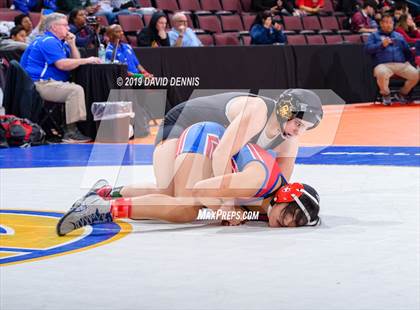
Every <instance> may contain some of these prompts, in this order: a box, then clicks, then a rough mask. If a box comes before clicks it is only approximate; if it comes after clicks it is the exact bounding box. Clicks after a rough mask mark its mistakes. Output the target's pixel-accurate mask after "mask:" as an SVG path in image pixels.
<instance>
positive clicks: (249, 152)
mask: <svg viewBox="0 0 420 310" xmlns="http://www.w3.org/2000/svg"><path fill="white" fill-rule="evenodd" d="M224 131H225V128H224V127H223V126H222V125H219V124H217V123H213V122H201V123H196V124H194V125H192V126H190V127H188V128H187V129H185V130H184V132H183V133H182V135H181V137H180V138H179V140H178V147H177V151H176V155H177V156H178V155H179V154H182V153H196V154H203V155H205V156H207V157H209V158H212V154H213V152H214V150H215V148H216V147H217V145H218V144H219V140H220V139H221V137H222V136H223V133H224ZM253 161H257V162H260V163H262V165H263V166H264V168H265V170H266V178H265V181H264V183H263V185H262V186H261V188H260V189H259V190H258V192H257V193H256V194H255V195H254V197H258V198H260V197H261V198H266V197H268V196H270V194H271V193H272V192H273V190H274V188H275V185H276V184H277V183H278V181H279V179H280V178H281V180H282V184H283V183H287V181H286V180H285V178H284V176H283V175H282V173H281V171H280V168H279V166H278V164H277V162H276V156H275V153H274V152H273V151H272V150H264V149H263V148H261V147H260V146H258V145H256V144H252V143H248V144H246V145H245V146H244V147H243V148H242V149H241V150H240V151H239V152H238V153H237V154H236V155H234V156H233V158H232V168H233V172H240V171H243V170H244V169H245V167H246V165H247V164H249V163H250V162H253Z"/></svg>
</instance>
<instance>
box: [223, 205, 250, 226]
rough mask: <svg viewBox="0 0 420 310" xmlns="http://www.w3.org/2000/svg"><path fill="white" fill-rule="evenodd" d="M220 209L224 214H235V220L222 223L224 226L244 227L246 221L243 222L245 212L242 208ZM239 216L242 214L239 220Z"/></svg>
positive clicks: (228, 207) (227, 206) (227, 207)
mask: <svg viewBox="0 0 420 310" xmlns="http://www.w3.org/2000/svg"><path fill="white" fill-rule="evenodd" d="M220 209H221V210H223V213H224V214H227V213H234V218H233V219H231V220H223V221H222V225H223V226H239V225H242V224H244V223H245V222H246V221H244V220H243V213H244V211H243V210H242V208H239V207H235V206H232V205H223V206H222V207H221V208H220ZM238 214H240V216H239V218H237V217H238V216H237V215H238Z"/></svg>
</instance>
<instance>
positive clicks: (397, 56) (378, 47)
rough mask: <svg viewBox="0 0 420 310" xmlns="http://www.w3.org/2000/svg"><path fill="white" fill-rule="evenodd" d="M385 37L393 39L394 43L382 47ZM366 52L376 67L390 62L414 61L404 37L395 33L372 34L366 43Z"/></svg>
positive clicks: (380, 32) (378, 32) (379, 32)
mask: <svg viewBox="0 0 420 310" xmlns="http://www.w3.org/2000/svg"><path fill="white" fill-rule="evenodd" d="M385 37H388V38H391V39H392V41H393V43H392V44H389V45H388V46H387V47H384V46H383V45H382V39H383V38H385ZM365 50H366V52H367V53H368V54H370V55H371V56H372V61H373V65H374V66H377V65H379V64H384V63H390V62H397V63H404V62H406V61H412V59H413V55H412V54H411V51H410V48H409V46H408V44H407V42H406V41H405V40H404V37H403V36H402V35H401V34H399V33H398V32H395V31H393V32H391V33H384V32H382V31H377V32H374V33H372V34H370V35H369V38H368V41H367V42H366V43H365Z"/></svg>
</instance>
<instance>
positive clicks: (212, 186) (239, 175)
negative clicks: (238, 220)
mask: <svg viewBox="0 0 420 310" xmlns="http://www.w3.org/2000/svg"><path fill="white" fill-rule="evenodd" d="M265 174H266V172H265V169H264V168H263V166H262V165H261V164H260V163H258V162H251V163H249V164H248V165H247V167H246V168H245V169H244V170H243V171H241V172H236V173H228V174H225V175H222V176H215V177H212V178H208V179H204V180H201V181H199V182H197V183H196V184H195V185H194V188H193V196H194V197H195V198H196V199H198V201H200V202H201V203H202V204H203V205H204V206H207V207H209V208H211V209H213V210H217V209H219V208H220V206H221V205H222V204H223V203H224V202H225V201H227V200H232V199H238V198H241V199H249V198H252V197H254V195H255V194H256V193H257V192H258V191H259V190H260V189H261V187H262V185H263V183H264V181H265V177H266V175H265Z"/></svg>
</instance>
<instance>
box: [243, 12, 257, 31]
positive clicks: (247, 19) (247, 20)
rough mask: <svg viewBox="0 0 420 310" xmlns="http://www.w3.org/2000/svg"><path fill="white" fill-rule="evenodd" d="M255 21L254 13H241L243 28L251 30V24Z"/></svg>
mask: <svg viewBox="0 0 420 310" xmlns="http://www.w3.org/2000/svg"><path fill="white" fill-rule="evenodd" d="M254 21H255V15H250V14H244V13H242V22H243V25H244V29H245V30H248V31H249V30H251V26H252V24H253V23H254Z"/></svg>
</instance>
